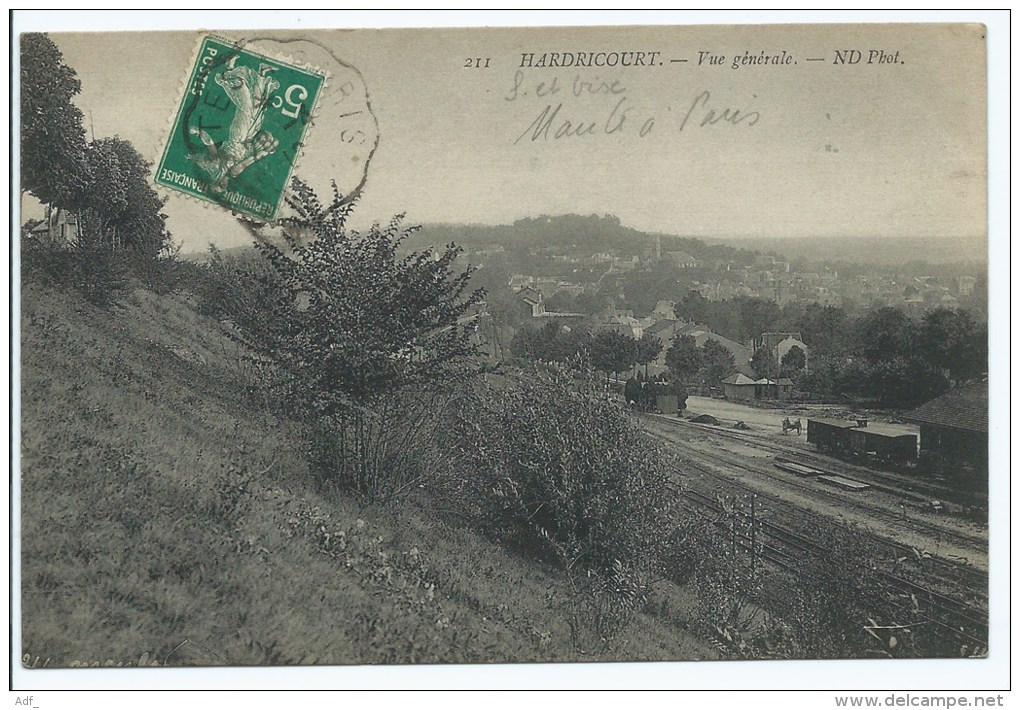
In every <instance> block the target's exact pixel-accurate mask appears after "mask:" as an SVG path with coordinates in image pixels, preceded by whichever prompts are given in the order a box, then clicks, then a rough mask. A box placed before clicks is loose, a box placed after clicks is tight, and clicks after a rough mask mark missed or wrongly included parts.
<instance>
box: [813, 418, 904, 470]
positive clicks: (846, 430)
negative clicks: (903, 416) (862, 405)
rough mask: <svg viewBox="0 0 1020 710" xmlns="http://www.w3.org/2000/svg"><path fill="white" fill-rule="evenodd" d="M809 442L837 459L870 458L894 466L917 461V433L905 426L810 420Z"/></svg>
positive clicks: (859, 421) (840, 420) (860, 421)
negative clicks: (907, 429) (839, 457)
mask: <svg viewBox="0 0 1020 710" xmlns="http://www.w3.org/2000/svg"><path fill="white" fill-rule="evenodd" d="M807 440H808V443H811V444H814V445H815V447H816V448H817V449H818V450H819V451H821V452H825V453H830V454H834V455H836V456H843V457H853V458H867V459H874V460H877V461H885V462H888V463H892V464H905V463H908V462H912V461H916V460H917V434H912V433H910V432H909V431H906V430H905V427H901V426H894V425H888V424H871V425H869V423H868V422H867V421H865V420H856V421H847V420H843V419H808V424H807Z"/></svg>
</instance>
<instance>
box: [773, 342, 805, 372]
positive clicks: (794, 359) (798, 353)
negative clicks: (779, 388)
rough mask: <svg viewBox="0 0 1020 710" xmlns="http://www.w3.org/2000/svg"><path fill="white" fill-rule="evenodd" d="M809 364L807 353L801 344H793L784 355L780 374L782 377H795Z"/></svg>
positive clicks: (780, 364)
mask: <svg viewBox="0 0 1020 710" xmlns="http://www.w3.org/2000/svg"><path fill="white" fill-rule="evenodd" d="M805 365H807V355H805V354H804V351H803V350H801V348H800V346H799V345H794V346H792V347H791V348H790V349H789V350H787V351H786V353H785V354H784V355H783V361H782V362H781V363H779V375H780V376H781V377H793V376H794V375H796V374H797V373H798V372H800V371H801V370H803V369H804V366H805Z"/></svg>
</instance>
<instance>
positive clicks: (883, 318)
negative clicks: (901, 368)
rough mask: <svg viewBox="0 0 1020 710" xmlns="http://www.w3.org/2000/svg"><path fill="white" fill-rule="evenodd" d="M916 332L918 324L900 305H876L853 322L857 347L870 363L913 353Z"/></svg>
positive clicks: (910, 355)
mask: <svg viewBox="0 0 1020 710" xmlns="http://www.w3.org/2000/svg"><path fill="white" fill-rule="evenodd" d="M916 333H917V324H916V323H915V322H914V321H913V320H912V319H911V318H910V316H908V315H907V314H906V313H904V312H903V311H902V310H900V309H899V308H893V307H891V306H886V307H882V308H876V309H874V310H872V311H869V312H868V313H866V314H865V315H864V316H863V317H862V318H861V319H860V320H858V321H857V323H856V326H855V335H856V349H857V351H858V352H860V354H862V355H863V356H864V357H866V358H867V359H868V361H869V362H872V363H878V362H883V361H887V360H892V359H893V358H896V357H903V358H906V357H912V356H913V354H914V345H915V343H916V342H917V337H916Z"/></svg>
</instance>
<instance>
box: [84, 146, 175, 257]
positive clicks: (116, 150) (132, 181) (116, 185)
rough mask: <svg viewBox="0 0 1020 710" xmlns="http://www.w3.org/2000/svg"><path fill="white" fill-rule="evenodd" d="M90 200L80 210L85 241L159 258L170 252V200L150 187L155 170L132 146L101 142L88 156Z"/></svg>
mask: <svg viewBox="0 0 1020 710" xmlns="http://www.w3.org/2000/svg"><path fill="white" fill-rule="evenodd" d="M86 166H87V167H86V168H85V170H84V176H85V196H84V197H83V199H81V200H80V202H79V205H78V212H79V224H80V225H81V230H82V233H81V237H82V239H83V240H85V241H87V242H91V243H94V244H104V245H109V246H119V247H128V248H131V249H134V250H136V251H139V252H142V253H144V254H145V255H147V256H151V257H155V256H157V255H159V254H160V253H161V252H163V251H165V250H166V249H167V247H168V246H169V242H170V233H169V232H168V231H167V229H166V215H165V214H163V213H162V209H163V205H164V204H165V202H166V200H165V199H164V198H161V197H160V196H159V195H158V194H156V191H155V190H154V189H153V188H152V187H151V186H150V185H149V179H148V178H149V168H150V164H149V163H148V162H146V161H145V159H144V158H142V156H141V155H140V154H139V153H138V151H137V150H135V148H134V146H133V145H131V143H130V142H129V141H126V140H123V139H121V138H101V139H99V140H96V141H93V142H92V143H91V144H89V146H88V149H87V151H86Z"/></svg>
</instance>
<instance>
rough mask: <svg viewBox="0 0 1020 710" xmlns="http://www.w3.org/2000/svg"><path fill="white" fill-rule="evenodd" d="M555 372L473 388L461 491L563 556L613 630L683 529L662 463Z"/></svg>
mask: <svg viewBox="0 0 1020 710" xmlns="http://www.w3.org/2000/svg"><path fill="white" fill-rule="evenodd" d="M576 378H577V375H576V374H567V373H566V372H563V371H559V370H552V371H548V372H538V371H536V372H533V373H528V374H527V375H519V376H508V377H506V378H505V379H503V380H501V381H496V382H492V381H489V382H486V383H484V384H482V385H480V386H479V387H477V388H476V389H475V390H474V391H473V392H471V393H470V396H469V397H468V398H467V399H468V401H467V402H465V404H464V406H462V407H461V408H460V409H459V411H460V414H461V416H460V417H459V421H458V425H457V427H456V436H457V440H456V444H455V446H456V448H457V450H458V452H459V454H460V456H461V460H460V462H459V466H460V471H461V474H460V476H461V480H462V482H463V496H464V500H466V501H468V502H469V503H470V507H471V510H472V512H473V513H474V516H475V519H476V521H477V523H478V525H479V526H481V527H482V528H483V529H484V530H485V531H486V532H487V533H488V534H490V535H491V536H493V537H494V538H496V539H498V540H500V541H504V542H507V543H509V544H511V545H513V546H514V547H516V548H517V549H520V550H522V551H523V552H525V553H526V554H529V555H531V556H533V557H535V558H538V559H541V560H546V561H553V562H556V563H558V564H559V565H560V566H562V568H563V569H564V570H566V571H567V573H568V574H569V575H570V577H571V579H572V582H573V584H574V587H575V589H576V590H577V591H579V592H584V595H583V597H584V599H585V604H586V606H585V607H584V608H583V609H582V610H581V613H582V615H583V616H584V617H585V619H584V623H585V624H586V625H588V626H592V625H594V626H595V627H596V628H597V629H598V631H599V633H600V635H601V636H603V637H608V636H610V635H611V634H612V633H613V632H615V631H616V630H618V629H619V628H621V627H622V626H623V625H624V624H625V623H626V621H627V620H628V619H629V616H630V614H631V613H632V612H633V611H634V610H636V609H638V608H640V606H641V604H642V603H643V602H644V600H645V598H646V597H647V594H648V586H647V585H648V581H649V579H650V577H651V574H652V573H657V572H658V571H659V570H660V568H661V562H662V559H663V552H664V549H663V544H662V541H664V540H667V539H669V537H670V535H669V532H670V530H671V529H673V527H675V526H676V524H677V522H676V520H677V516H676V515H675V513H676V506H677V501H676V497H675V496H674V495H673V494H671V493H670V491H671V489H672V487H671V485H670V482H669V480H668V478H667V474H666V469H667V461H666V459H665V457H664V455H663V454H662V452H660V451H659V450H658V449H657V448H656V447H655V445H654V443H653V442H651V441H649V440H648V439H646V438H644V437H642V436H641V434H640V433H639V432H638V431H637V430H636V429H635V427H634V426H633V425H632V424H631V423H630V421H629V420H628V418H627V415H626V414H625V412H624V411H623V410H622V409H621V408H620V407H619V406H618V405H617V404H615V403H614V402H612V401H610V400H609V399H608V398H607V397H606V395H605V394H600V393H599V392H598V391H597V389H596V387H595V386H594V385H593V383H591V382H590V381H587V380H585V381H579V380H578V379H576Z"/></svg>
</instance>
